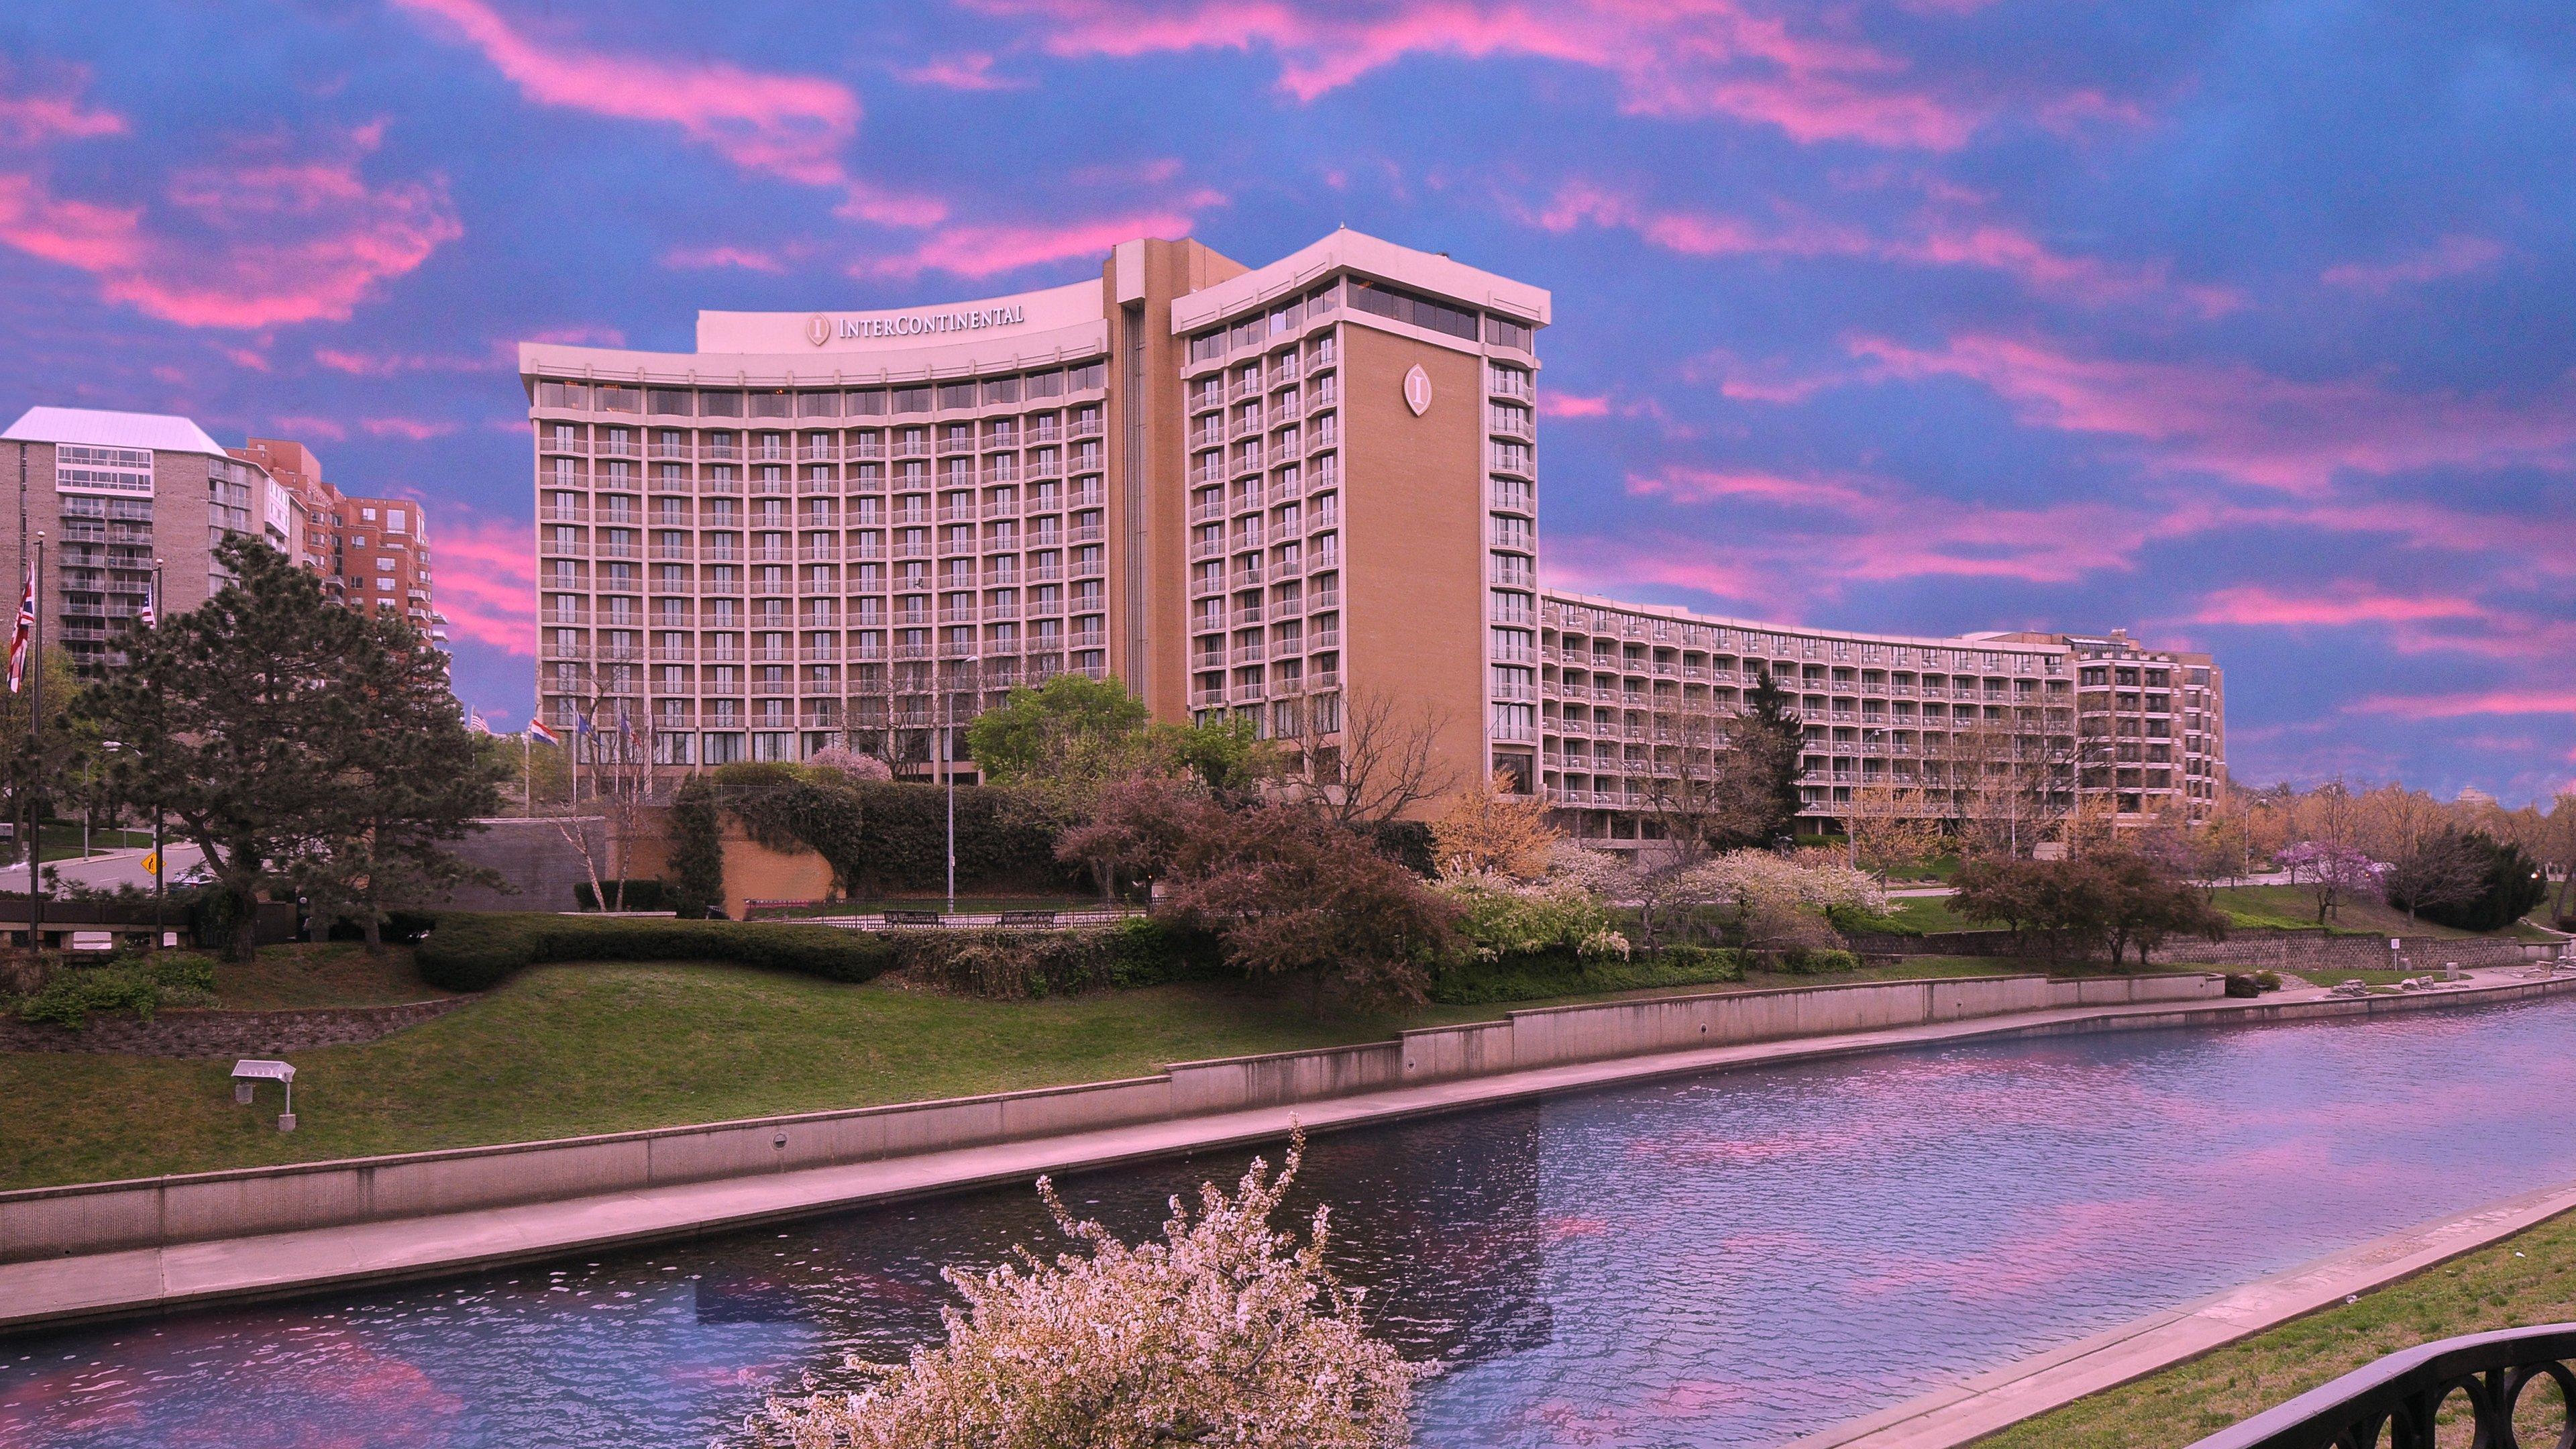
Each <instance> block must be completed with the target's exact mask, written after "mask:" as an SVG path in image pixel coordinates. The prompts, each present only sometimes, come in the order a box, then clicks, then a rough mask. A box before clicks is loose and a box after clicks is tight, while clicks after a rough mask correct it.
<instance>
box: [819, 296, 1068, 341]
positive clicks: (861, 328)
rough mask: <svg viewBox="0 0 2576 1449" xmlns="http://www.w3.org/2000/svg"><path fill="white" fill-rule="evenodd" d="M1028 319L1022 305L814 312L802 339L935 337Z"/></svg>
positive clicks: (1020, 322) (979, 330)
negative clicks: (884, 313)
mask: <svg viewBox="0 0 2576 1449" xmlns="http://www.w3.org/2000/svg"><path fill="white" fill-rule="evenodd" d="M1028 320H1029V309H1028V308H1027V307H1025V306H1017V305H1013V306H1001V307H968V308H964V309H961V310H958V311H952V312H911V313H905V314H903V315H900V316H894V317H843V318H841V319H839V320H838V321H835V320H834V319H833V318H831V317H830V316H828V315H826V314H824V313H821V312H817V313H815V314H813V315H812V316H810V317H808V318H806V319H805V340H806V341H808V342H811V343H813V344H814V345H815V346H817V347H821V346H824V345H826V344H828V343H829V342H831V340H832V339H833V338H835V337H838V338H840V339H842V340H843V341H848V340H850V339H852V338H862V337H938V336H942V335H944V334H947V333H952V332H982V331H986V330H988V329H990V328H994V327H1017V326H1019V325H1020V324H1022V323H1024V322H1026V321H1028Z"/></svg>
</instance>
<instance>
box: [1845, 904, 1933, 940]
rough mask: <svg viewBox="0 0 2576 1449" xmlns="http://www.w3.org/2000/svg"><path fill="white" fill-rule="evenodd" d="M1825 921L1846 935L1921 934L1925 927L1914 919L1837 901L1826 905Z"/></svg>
mask: <svg viewBox="0 0 2576 1449" xmlns="http://www.w3.org/2000/svg"><path fill="white" fill-rule="evenodd" d="M1825 921H1826V923H1827V924H1828V925H1831V926H1832V927H1833V928H1834V929H1835V930H1837V931H1840V932H1842V933H1843V934H1844V935H1846V936H1920V935H1922V934H1923V928H1922V927H1921V926H1918V925H1916V924H1914V923H1913V922H1912V921H1908V920H1903V919H1900V918H1898V917H1896V916H1889V915H1882V914H1880V913H1878V912H1876V911H1872V910H1869V909H1867V908H1866V907H1863V906H1854V905H1844V904H1841V903H1837V904H1834V905H1830V906H1827V907H1825Z"/></svg>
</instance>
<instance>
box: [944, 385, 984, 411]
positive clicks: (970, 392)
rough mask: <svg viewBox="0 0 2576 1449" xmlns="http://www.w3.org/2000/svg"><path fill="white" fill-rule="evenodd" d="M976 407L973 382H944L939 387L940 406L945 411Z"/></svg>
mask: <svg viewBox="0 0 2576 1449" xmlns="http://www.w3.org/2000/svg"><path fill="white" fill-rule="evenodd" d="M974 405H975V384H973V383H971V382H943V383H941V384H940V385H939V406H940V407H941V408H942V409H943V410H945V409H948V408H971V407H973V406H974Z"/></svg>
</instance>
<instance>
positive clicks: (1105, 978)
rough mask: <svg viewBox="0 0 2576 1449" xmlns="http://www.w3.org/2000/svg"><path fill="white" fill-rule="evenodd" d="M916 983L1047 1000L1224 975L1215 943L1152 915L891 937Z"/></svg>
mask: <svg viewBox="0 0 2576 1449" xmlns="http://www.w3.org/2000/svg"><path fill="white" fill-rule="evenodd" d="M887 939H889V940H890V941H892V942H893V943H894V949H895V957H896V960H897V961H898V962H899V963H900V964H901V966H902V968H903V970H904V972H905V973H906V974H907V975H909V976H912V977H916V978H918V979H920V980H923V981H928V982H930V983H932V984H934V985H938V986H942V987H945V988H947V989H949V990H951V991H957V992H962V993H965V994H967V995H972V996H988V997H1004V998H1012V997H1046V996H1064V995H1071V994H1075V993H1079V992H1084V991H1104V990H1111V989H1117V988H1124V987H1133V986H1159V985H1162V984H1164V983H1166V982H1171V981H1184V980H1205V979H1208V978H1210V977H1214V976H1219V975H1222V974H1224V956H1223V953H1222V952H1221V951H1220V950H1219V949H1218V945H1217V942H1216V938H1215V937H1214V936H1211V935H1207V934H1205V933H1202V932H1197V931H1188V930H1183V929H1180V928H1177V927H1174V926H1171V925H1168V924H1166V923H1164V922H1162V921H1158V920H1155V919H1153V918H1151V917H1148V916H1134V917H1130V918H1129V919H1127V920H1124V921H1121V922H1119V923H1118V924H1117V925H1114V926H1097V927H1084V928H1076V929H1073V930H1064V931H1005V930H998V929H995V930H982V931H969V930H955V929H948V928H941V929H936V930H914V931H894V932H889V933H888V936H887Z"/></svg>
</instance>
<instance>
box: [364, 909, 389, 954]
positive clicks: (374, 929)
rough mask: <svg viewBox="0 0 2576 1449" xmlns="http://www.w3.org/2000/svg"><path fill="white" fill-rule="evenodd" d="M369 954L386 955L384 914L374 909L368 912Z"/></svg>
mask: <svg viewBox="0 0 2576 1449" xmlns="http://www.w3.org/2000/svg"><path fill="white" fill-rule="evenodd" d="M367 954H368V955H370V956H381V955H383V954H385V917H384V913H383V912H382V911H378V910H375V909H373V908H372V907H370V908H369V909H368V911H367Z"/></svg>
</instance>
